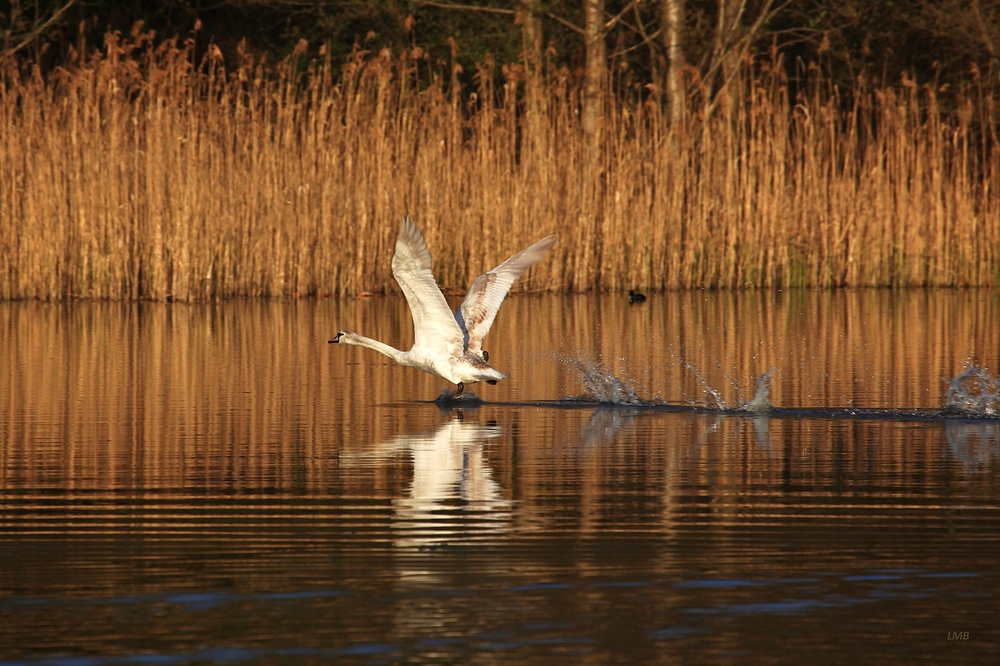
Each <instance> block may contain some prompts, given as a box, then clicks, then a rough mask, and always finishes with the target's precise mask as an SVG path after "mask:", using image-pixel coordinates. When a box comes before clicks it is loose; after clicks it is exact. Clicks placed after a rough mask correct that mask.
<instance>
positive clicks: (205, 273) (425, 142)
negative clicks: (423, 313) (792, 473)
mask: <svg viewBox="0 0 1000 666" xmlns="http://www.w3.org/2000/svg"><path fill="white" fill-rule="evenodd" d="M420 55H421V54H420V52H419V50H417V51H415V52H414V51H410V52H408V53H406V54H403V55H402V56H400V57H392V56H389V55H386V54H382V55H378V54H373V55H370V56H367V57H359V58H358V59H357V60H356V61H354V62H353V63H352V64H351V65H350V66H349V67H348V68H347V69H346V70H345V72H344V73H343V76H342V77H340V78H339V79H335V78H334V77H333V75H332V73H331V71H330V69H329V67H327V66H325V65H324V64H323V62H322V60H320V61H318V62H315V63H312V64H310V65H308V66H307V65H306V63H305V62H304V61H303V60H301V59H300V60H298V61H288V62H285V63H282V64H280V65H278V66H277V67H265V66H264V65H263V64H261V63H259V62H254V61H253V60H252V59H250V58H247V59H246V60H245V61H244V63H243V64H242V65H241V66H239V67H238V68H236V69H230V70H227V69H225V67H224V66H223V64H222V62H221V58H214V57H213V54H212V53H210V54H209V56H208V57H207V58H206V59H205V60H204V61H202V60H201V59H198V60H197V61H196V59H195V57H194V56H193V54H192V52H191V50H190V48H189V47H187V46H185V45H183V44H176V43H173V42H167V43H163V44H159V45H154V44H152V43H150V42H149V41H148V40H147V38H146V37H145V36H142V35H139V36H136V37H133V38H130V39H127V40H122V39H118V38H114V37H109V39H108V41H107V43H106V45H105V47H104V48H103V49H102V50H101V51H100V52H98V53H91V54H88V55H87V56H86V57H82V56H81V57H78V58H77V59H76V60H75V61H74V62H72V63H71V64H69V65H67V66H66V67H65V68H63V69H60V70H58V71H56V72H55V73H53V74H51V75H47V76H44V77H43V76H41V75H39V74H37V73H36V74H31V73H25V70H24V69H21V70H17V69H15V68H14V67H13V66H12V65H9V64H8V65H7V66H6V67H4V68H3V69H2V71H0V298H4V299H12V298H41V299H60V298H73V297H88V298H91V297H92V298H109V299H136V298H149V299H176V300H199V299H209V298H218V297H229V296H281V295H309V294H354V293H357V292H361V291H381V290H386V289H394V288H395V286H394V283H393V282H392V276H391V272H390V268H389V261H390V256H391V254H392V247H393V244H394V241H395V234H396V232H397V230H398V227H399V220H400V217H401V216H402V215H403V214H410V215H412V216H413V217H414V219H415V220H416V221H417V223H418V224H419V225H420V226H421V227H422V228H423V229H424V232H425V234H426V236H427V241H428V244H429V246H430V247H431V250H432V252H433V254H434V256H435V271H436V273H437V275H438V278H439V280H440V281H441V282H442V284H443V285H445V287H446V288H448V289H460V288H464V287H465V286H467V285H468V284H469V283H470V282H471V280H472V279H473V278H474V277H475V276H476V275H477V274H478V273H479V272H481V271H482V270H483V269H484V268H488V267H492V266H493V265H495V264H496V263H497V262H499V261H501V260H502V259H504V258H506V257H507V256H508V255H509V254H510V253H512V252H513V251H515V250H517V249H520V248H521V247H523V246H525V245H527V244H528V243H530V242H533V241H534V240H537V239H538V238H540V237H541V236H543V235H545V234H547V233H556V234H558V235H559V236H560V243H559V244H558V245H556V246H555V248H554V249H553V251H552V253H551V254H550V258H549V259H548V260H546V261H545V262H543V263H542V264H540V265H539V266H537V267H536V268H534V269H532V271H531V272H530V273H529V275H528V276H526V279H525V280H524V284H523V285H522V288H527V289H535V290H537V289H552V290H587V289H594V288H612V289H618V288H628V287H630V286H636V287H642V288H647V289H659V288H669V289H673V288H684V287H737V288H738V287H745V286H754V287H758V286H784V287H788V286H811V287H829V286H845V285H846V286H875V285H893V286H909V285H939V286H961V285H993V284H996V283H997V282H1000V146H998V137H997V131H996V130H997V126H998V122H1000V113H998V111H997V109H996V108H995V107H994V105H993V102H992V95H991V92H990V91H989V90H988V89H986V88H987V83H986V81H985V80H983V78H976V77H972V78H970V84H969V86H968V88H967V89H965V90H963V91H958V92H956V91H954V90H949V91H948V100H949V105H948V109H947V110H945V109H943V108H942V107H943V104H939V102H938V95H939V93H940V91H939V90H937V91H936V90H935V89H933V88H929V87H926V86H920V85H917V84H915V83H912V82H908V81H904V82H903V83H902V84H901V85H899V86H896V87H880V88H878V89H874V88H871V87H869V86H867V85H866V84H865V83H864V82H862V81H859V83H858V86H857V89H856V90H853V91H851V94H850V100H851V101H847V98H842V97H841V94H840V93H839V92H838V91H837V90H835V89H832V87H831V86H829V85H826V84H825V83H824V81H823V77H822V75H821V73H819V72H818V71H816V70H808V71H804V76H807V77H808V79H809V80H810V81H811V83H809V84H808V85H807V86H805V87H802V88H799V89H800V90H805V91H806V92H804V93H800V94H799V95H798V96H797V97H796V98H795V99H789V96H790V95H791V93H790V92H789V87H788V85H787V82H786V81H785V79H784V78H783V74H782V71H783V69H782V68H780V67H776V66H774V64H775V63H771V66H766V65H765V66H761V65H759V64H758V65H753V64H748V65H747V69H746V72H745V76H744V77H743V78H742V84H741V86H740V87H739V88H734V89H733V91H732V94H731V95H729V96H722V97H720V98H718V100H717V103H716V104H715V107H714V109H713V110H712V112H711V113H705V111H706V108H705V101H704V100H705V99H708V96H707V95H694V96H693V97H692V99H691V100H690V102H689V113H688V114H687V116H686V119H685V120H684V121H683V122H682V123H679V124H675V125H670V124H669V123H668V121H667V118H666V115H665V113H664V111H663V109H662V107H661V105H659V104H657V103H656V102H655V101H653V100H650V99H645V100H641V99H639V98H638V96H637V95H632V94H631V93H629V92H628V91H619V92H618V94H616V95H614V96H608V98H607V101H606V105H605V110H606V117H605V123H604V127H603V132H602V133H601V135H600V141H601V150H600V155H601V157H600V160H599V161H598V162H596V163H588V162H587V161H586V160H585V159H584V150H583V140H582V135H583V133H582V128H581V123H580V114H579V113H578V108H579V99H580V90H579V89H578V87H577V86H576V84H575V83H574V81H575V79H574V78H573V77H572V76H571V74H569V73H567V72H549V73H547V74H546V75H545V76H544V77H538V78H535V79H531V80H529V79H526V77H525V75H524V72H523V70H522V69H520V68H518V67H511V68H507V69H506V70H505V81H506V83H505V85H504V86H503V88H502V89H494V88H493V86H492V83H491V81H492V80H493V78H492V77H491V76H488V75H484V76H481V77H480V80H481V82H482V84H481V87H480V90H479V91H478V92H477V93H475V94H473V95H463V94H461V93H460V92H459V91H458V90H459V89H458V86H457V85H454V84H453V82H451V81H447V80H440V79H438V80H435V82H433V83H431V84H428V83H427V80H428V79H429V78H431V75H430V74H428V72H430V71H431V68H430V66H429V65H428V63H427V62H425V61H424V60H422V59H421V57H420ZM776 58H777V56H776ZM418 74H419V76H418ZM418 79H419V80H420V81H423V83H422V84H421V85H417V81H418ZM632 98H634V99H632ZM588 165H589V166H588Z"/></svg>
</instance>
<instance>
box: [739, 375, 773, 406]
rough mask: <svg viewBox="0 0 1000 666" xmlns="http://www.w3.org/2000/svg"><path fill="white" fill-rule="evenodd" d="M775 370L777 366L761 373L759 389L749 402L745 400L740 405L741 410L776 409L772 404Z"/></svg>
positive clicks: (758, 382)
mask: <svg viewBox="0 0 1000 666" xmlns="http://www.w3.org/2000/svg"><path fill="white" fill-rule="evenodd" d="M775 370H776V368H769V369H768V371H767V372H764V373H761V374H760V375H759V376H758V377H757V390H756V391H755V392H754V394H753V397H752V398H750V400H749V401H748V402H744V403H743V404H742V405H741V406H740V408H739V409H740V411H744V412H769V411H771V410H772V409H774V405H772V404H771V379H772V378H773V377H774V371H775ZM737 390H738V389H737Z"/></svg>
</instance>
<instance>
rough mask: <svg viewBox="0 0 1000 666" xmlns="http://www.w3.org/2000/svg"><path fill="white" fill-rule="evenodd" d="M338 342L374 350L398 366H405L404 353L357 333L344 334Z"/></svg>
mask: <svg viewBox="0 0 1000 666" xmlns="http://www.w3.org/2000/svg"><path fill="white" fill-rule="evenodd" d="M340 341H341V342H346V343H347V344H349V345H357V346H358V347H367V348H368V349H374V350H375V351H377V352H378V353H380V354H385V355H386V356H388V357H389V358H391V359H392V360H394V361H395V362H396V363H399V364H400V365H407V364H406V358H405V357H406V352H404V351H400V350H398V349H396V348H395V347H393V346H392V345H387V344H385V343H384V342H379V341H378V340H373V339H372V338H366V337H365V336H363V335H358V334H357V333H349V334H346V333H345V334H344V336H343V337H342V338H341V339H340Z"/></svg>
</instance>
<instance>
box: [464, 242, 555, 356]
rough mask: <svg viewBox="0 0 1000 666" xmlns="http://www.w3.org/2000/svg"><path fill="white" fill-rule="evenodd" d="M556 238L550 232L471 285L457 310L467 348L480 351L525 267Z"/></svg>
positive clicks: (544, 251) (543, 253)
mask: <svg viewBox="0 0 1000 666" xmlns="http://www.w3.org/2000/svg"><path fill="white" fill-rule="evenodd" d="M557 240H558V239H557V238H556V237H555V236H554V235H551V234H550V235H548V236H546V237H545V238H543V239H542V240H540V241H538V242H537V243H535V244H534V245H532V246H530V247H527V248H525V249H523V250H521V251H520V252H518V253H517V254H515V255H514V256H512V257H511V258H509V259H508V260H507V261H505V262H503V263H502V264H500V265H499V266H497V267H496V268H494V269H493V270H491V271H490V272H489V273H484V274H483V275H480V276H479V277H478V278H476V281H475V282H473V283H472V286H471V287H469V293H468V294H467V295H466V297H465V300H464V301H463V302H462V307H461V308H459V310H458V312H456V313H455V319H456V320H457V321H458V325H459V327H460V328H461V329H462V332H463V333H464V334H465V345H466V349H467V350H468V351H470V352H472V353H474V354H478V353H479V352H480V350H481V348H482V343H483V338H485V337H486V334H487V333H489V332H490V327H492V326H493V320H494V319H495V318H496V316H497V311H498V310H499V309H500V304H501V303H503V299H504V298H506V296H507V292H509V291H510V288H511V287H512V286H513V284H514V283H515V282H517V280H518V279H519V278H520V277H521V276H522V275H524V272H525V271H526V270H528V269H529V268H531V267H532V266H534V265H535V264H537V263H538V262H539V261H541V260H542V259H543V258H544V257H545V253H546V252H548V251H549V249H550V248H551V247H552V246H553V245H555V243H556V241H557Z"/></svg>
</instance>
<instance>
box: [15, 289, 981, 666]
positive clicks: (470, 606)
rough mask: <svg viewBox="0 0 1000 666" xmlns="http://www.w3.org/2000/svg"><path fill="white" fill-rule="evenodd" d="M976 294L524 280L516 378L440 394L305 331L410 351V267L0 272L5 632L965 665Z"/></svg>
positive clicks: (261, 654) (976, 542) (449, 652)
mask: <svg viewBox="0 0 1000 666" xmlns="http://www.w3.org/2000/svg"><path fill="white" fill-rule="evenodd" d="M998 324H1000V296H998V294H996V293H994V292H990V291H938V292H927V291H919V292H888V291H868V292H865V291H862V292H838V293H826V292H786V293H777V292H762V293H748V294H725V293H722V294H720V293H714V292H693V293H683V294H666V295H651V296H650V299H649V301H648V302H647V303H646V304H644V305H642V306H632V307H629V305H628V299H627V297H624V298H623V297H621V296H572V297H567V296H520V297H512V298H511V299H509V300H508V301H507V302H506V303H505V304H504V307H503V309H502V310H501V312H500V316H499V317H498V319H497V323H496V327H495V330H494V331H493V333H491V335H490V336H489V337H488V338H487V340H486V342H487V344H486V345H485V346H486V348H487V349H488V350H489V352H490V357H491V362H492V363H493V364H494V365H496V366H497V367H498V368H500V369H501V370H504V371H505V372H509V373H510V375H511V378H510V379H509V380H507V381H505V382H501V383H500V384H499V385H497V386H486V385H476V386H473V387H470V388H471V389H472V390H473V391H475V392H476V393H477V394H478V395H479V396H480V397H481V398H482V399H483V400H484V402H483V403H482V404H481V405H476V404H466V405H463V406H461V407H439V406H437V405H435V404H434V402H433V399H434V398H435V397H437V396H438V394H439V393H440V391H441V389H443V388H445V382H443V381H442V380H438V379H436V378H434V377H430V376H426V375H423V374H421V373H418V372H417V371H415V370H412V369H409V368H400V367H397V366H395V365H394V364H392V363H391V362H390V361H389V360H388V359H385V358H384V357H381V356H378V355H377V354H375V353H374V352H371V351H369V350H364V349H357V348H344V347H338V346H332V345H327V344H326V341H327V339H328V338H329V337H330V336H331V335H332V334H333V333H335V332H337V331H338V330H341V329H343V328H350V329H353V330H356V331H358V332H361V333H364V334H367V335H370V336H372V337H377V338H380V339H382V340H385V341H386V342H389V343H391V344H395V345H397V346H400V347H404V348H405V347H408V345H409V343H410V340H411V339H412V331H411V324H410V319H409V314H408V311H407V310H406V306H405V303H404V302H403V301H402V299H401V298H377V299H371V300H337V299H330V300H323V301H303V302H280V303H250V302H238V303H224V304H219V305H199V306H188V305H164V304H140V305H121V304H100V303H75V304H69V305H50V304H38V303H6V304H0V339H2V342H3V344H2V345H0V664H9V663H28V664H67V665H73V666H81V665H82V666H90V665H91V664H179V663H194V662H197V663H209V662H222V663H235V664H242V663H247V664H269V663H288V662H297V663H317V664H319V663H331V662H332V663H356V664H379V663H400V662H407V663H422V662H427V663H478V664H490V663H503V664H528V663H575V664H576V663H578V664H590V663H593V664H606V663H677V662H680V663H699V664H701V663H725V664H729V663H733V664H736V663H748V662H773V663H801V662H803V661H806V660H808V661H809V662H810V663H844V662H845V661H847V660H849V659H850V660H856V661H858V662H859V663H871V662H876V661H880V662H895V663H920V662H923V663H942V662H948V663H983V662H988V661H989V660H991V659H992V658H995V657H996V655H997V654H998V651H1000V628H998V622H997V618H1000V420H997V419H996V418H993V419H990V418H965V417H958V416H954V415H952V416H949V417H947V418H945V417H941V416H940V415H939V411H940V410H941V408H942V407H944V406H945V404H946V403H947V402H948V401H949V400H951V399H953V398H954V395H955V393H954V391H953V393H952V394H949V392H948V391H949V386H950V380H952V379H953V378H955V377H957V376H959V375H960V374H961V373H962V372H963V370H965V369H966V368H967V367H968V365H969V364H976V365H978V366H979V367H983V366H985V367H986V368H988V369H989V371H991V372H992V373H993V374H992V375H988V374H981V375H979V376H978V378H973V379H972V380H970V381H968V382H966V383H965V384H963V385H961V386H959V388H960V389H961V390H962V391H964V393H963V395H966V396H967V395H968V394H972V395H973V397H977V396H978V398H977V399H981V403H982V404H985V405H987V407H988V406H989V405H990V404H996V403H995V401H994V402H993V403H991V402H990V399H991V396H993V397H996V396H995V394H996V392H997V386H995V385H993V384H990V382H989V379H990V377H991V376H992V377H995V376H996V369H997V367H998V365H1000V333H998ZM768 371H770V372H771V377H772V380H771V384H770V391H769V400H770V402H771V403H772V404H773V405H774V406H775V407H777V408H780V409H778V410H777V411H775V412H771V413H753V414H751V413H743V412H736V411H733V410H734V408H738V407H739V406H740V405H742V404H744V403H746V402H748V401H749V400H750V399H751V398H752V397H753V396H754V394H755V390H756V388H755V387H756V382H757V378H758V376H760V375H761V374H763V373H766V372H768ZM991 392H992V393H991ZM720 407H725V408H727V409H728V410H729V411H719V409H718V408H720ZM706 408H708V409H706Z"/></svg>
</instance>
